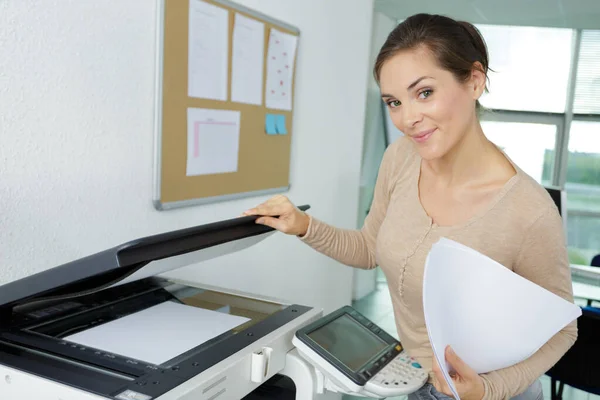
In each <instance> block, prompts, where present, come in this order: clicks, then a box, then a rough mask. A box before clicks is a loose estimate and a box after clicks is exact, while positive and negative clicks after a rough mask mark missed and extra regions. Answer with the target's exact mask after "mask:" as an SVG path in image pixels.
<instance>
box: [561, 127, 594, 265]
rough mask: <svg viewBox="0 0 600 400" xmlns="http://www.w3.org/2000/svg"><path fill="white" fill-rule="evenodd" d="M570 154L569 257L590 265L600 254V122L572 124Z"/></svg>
mask: <svg viewBox="0 0 600 400" xmlns="http://www.w3.org/2000/svg"><path fill="white" fill-rule="evenodd" d="M568 157H569V158H568V160H567V180H566V184H565V189H566V191H567V209H568V210H569V212H568V217H567V228H568V229H567V230H568V242H569V259H570V261H571V263H573V264H584V265H589V264H590V261H591V259H592V257H593V256H594V255H596V254H599V253H600V214H594V213H600V122H588V121H573V122H572V123H571V130H570V136H569V154H568Z"/></svg>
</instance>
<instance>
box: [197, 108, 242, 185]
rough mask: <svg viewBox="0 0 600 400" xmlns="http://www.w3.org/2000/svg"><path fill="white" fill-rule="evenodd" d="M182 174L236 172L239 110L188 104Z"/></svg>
mask: <svg viewBox="0 0 600 400" xmlns="http://www.w3.org/2000/svg"><path fill="white" fill-rule="evenodd" d="M187 117H188V121H187V133H188V135H187V139H188V140H187V165H186V175H187V176H194V175H212V174H223V173H231V172H236V171H237V170H238V153H239V148H240V117H241V113H240V111H235V110H212V109H206V108H188V112H187Z"/></svg>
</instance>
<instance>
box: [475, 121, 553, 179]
mask: <svg viewBox="0 0 600 400" xmlns="http://www.w3.org/2000/svg"><path fill="white" fill-rule="evenodd" d="M481 125H482V128H483V131H484V132H485V135H486V136H487V138H488V139H489V140H491V141H492V142H493V143H494V144H496V146H498V147H500V148H501V149H502V150H503V151H504V152H505V153H506V155H507V156H508V157H510V159H511V160H512V161H513V162H514V163H515V164H517V165H518V166H519V168H521V169H522V170H523V171H525V172H526V173H527V174H528V175H530V176H531V177H532V178H534V179H535V180H537V181H538V182H540V183H542V184H544V185H550V184H551V180H552V173H553V168H554V158H555V145H556V125H547V124H534V123H523V122H501V121H482V123H481Z"/></svg>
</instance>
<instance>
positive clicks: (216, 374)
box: [0, 217, 322, 400]
mask: <svg viewBox="0 0 600 400" xmlns="http://www.w3.org/2000/svg"><path fill="white" fill-rule="evenodd" d="M272 233H273V230H272V229H271V228H268V227H265V226H261V225H258V224H256V223H255V218H254V217H242V218H236V219H233V220H228V221H222V222H218V223H213V224H208V225H202V226H199V227H194V228H187V229H183V230H179V231H174V232H169V233H166V234H160V235H155V236H150V237H146V238H142V239H138V240H135V241H131V242H128V243H125V244H123V245H120V246H117V247H115V248H112V249H109V250H106V251H104V252H101V253H98V254H95V255H92V256H89V257H86V258H83V259H80V260H76V261H74V262H71V263H69V264H65V265H62V266H59V267H56V268H53V269H50V270H47V271H43V272H41V273H38V274H36V275H32V276H29V277H26V278H23V279H21V280H18V281H15V282H11V283H9V284H7V285H4V286H2V287H0V398H2V399H10V400H21V399H23V400H25V399H31V398H38V399H49V400H50V399H51V400H100V399H102V400H105V399H114V400H176V399H177V400H192V399H193V400H203V399H205V400H216V399H242V398H246V396H251V395H252V393H254V392H255V391H256V390H257V389H260V387H261V385H264V384H265V383H266V382H270V380H272V379H275V378H277V377H279V376H285V375H287V376H289V377H290V378H291V379H292V380H293V381H294V384H295V387H296V390H295V395H294V398H296V399H313V398H316V397H317V396H318V395H317V394H315V393H314V392H315V390H314V371H313V370H312V369H311V367H310V366H309V365H308V364H306V363H305V362H304V361H303V360H302V359H301V358H300V357H298V356H297V353H296V352H295V350H294V345H293V344H292V338H293V336H294V333H295V332H296V331H297V330H298V329H300V328H301V327H302V326H305V325H306V324H308V323H310V322H312V321H314V320H316V319H318V318H320V317H321V316H322V311H321V310H317V309H313V308H311V307H306V306H302V305H298V304H286V303H284V302H281V301H276V300H272V299H263V298H261V297H260V296H257V295H255V294H248V293H239V292H235V291H232V290H227V289H225V288H214V287H207V286H203V285H201V284H198V283H195V282H183V281H174V280H171V279H166V278H164V277H163V274H162V273H164V272H167V271H169V270H172V269H174V268H179V267H182V266H186V265H191V264H195V263H199V262H201V261H206V260H208V259H210V258H214V257H217V256H220V255H223V254H227V253H231V252H234V251H240V250H243V249H245V248H247V247H249V246H251V245H254V244H256V243H258V242H259V241H261V240H263V239H265V238H266V237H267V236H269V235H270V234H272ZM165 302H172V303H174V304H179V305H185V306H187V307H199V308H202V309H205V310H209V311H210V312H212V313H214V312H220V313H225V314H228V315H232V316H239V317H243V318H244V319H245V321H247V322H245V323H243V324H240V325H239V326H235V327H234V328H233V329H229V330H227V331H225V332H223V333H220V334H218V335H217V336H215V337H212V338H210V339H209V340H207V341H205V342H203V343H201V344H199V345H198V346H195V347H193V348H189V349H187V350H186V351H184V352H182V353H181V354H177V355H176V356H174V357H172V358H170V359H168V360H166V361H162V362H160V363H157V362H148V361H147V360H144V359H143V358H144V357H143V355H142V356H140V357H137V358H132V357H130V356H127V355H123V354H119V353H115V352H111V351H110V350H106V348H97V347H91V346H86V345H82V344H81V343H78V342H76V341H71V340H69V339H68V338H69V337H70V336H72V335H75V334H77V333H79V332H86V331H87V330H88V329H95V328H96V327H98V326H102V325H103V324H109V323H111V322H113V321H117V320H119V319H121V318H124V317H127V316H129V315H134V314H136V313H139V312H142V311H144V310H148V309H150V308H152V307H155V306H158V305H161V304H164V303H165ZM136 329H137V328H136V327H135V326H131V330H132V331H135V332H136V335H138V337H139V338H140V339H139V340H140V341H142V340H146V339H147V336H151V335H150V334H148V335H145V334H144V332H139V331H136ZM127 333H128V334H130V333H131V332H129V331H127ZM186 333H187V334H189V332H186ZM179 334H181V332H178V329H177V327H173V329H172V334H169V336H168V337H164V339H163V340H164V342H158V343H153V344H152V343H149V346H150V347H149V348H148V351H149V353H150V352H151V351H152V348H151V347H152V346H161V345H166V344H167V343H168V342H169V341H174V340H175V341H176V340H178V335H179ZM123 336H128V335H123ZM129 336H131V335H129ZM188 336H189V335H188ZM124 340H125V339H124ZM129 340H131V339H129ZM133 340H135V337H134V339H133ZM277 397H278V396H277V395H276V398H277ZM279 397H280V396H279ZM247 398H250V397H247Z"/></svg>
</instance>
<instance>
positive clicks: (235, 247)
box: [110, 231, 275, 287]
mask: <svg viewBox="0 0 600 400" xmlns="http://www.w3.org/2000/svg"><path fill="white" fill-rule="evenodd" d="M274 233H275V231H271V232H268V233H265V234H262V235H257V236H252V237H248V238H245V239H241V240H236V241H233V242H227V243H223V244H220V245H217V246H212V247H209V248H207V249H203V250H198V251H194V252H191V253H186V254H181V255H178V256H174V257H169V258H165V259H161V260H156V261H153V262H151V263H150V264H147V265H145V266H144V267H143V268H142V269H140V270H138V271H136V272H134V273H133V274H131V275H129V276H128V277H127V278H125V279H123V280H121V281H119V282H117V283H115V284H113V285H111V286H110V287H115V286H120V285H124V284H126V283H129V282H134V281H137V280H140V279H144V278H148V277H151V276H156V275H160V274H163V273H166V272H168V271H173V270H176V269H178V268H181V267H186V266H188V265H194V264H199V265H198V268H204V266H203V265H202V264H200V263H202V262H204V261H208V260H211V259H213V258H217V257H223V256H225V255H227V254H233V253H236V252H238V251H240V250H244V249H247V248H248V247H250V246H253V245H255V244H257V243H260V242H262V241H263V240H265V239H266V238H268V237H269V236H271V235H273V234H274Z"/></svg>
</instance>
